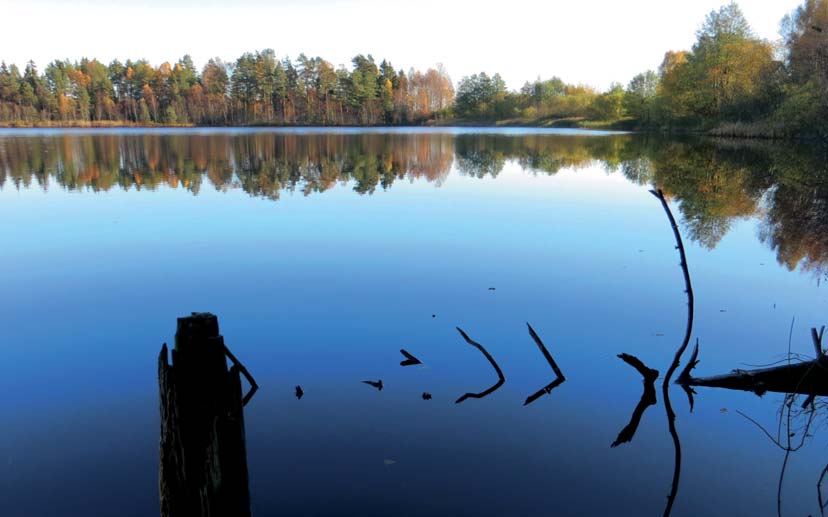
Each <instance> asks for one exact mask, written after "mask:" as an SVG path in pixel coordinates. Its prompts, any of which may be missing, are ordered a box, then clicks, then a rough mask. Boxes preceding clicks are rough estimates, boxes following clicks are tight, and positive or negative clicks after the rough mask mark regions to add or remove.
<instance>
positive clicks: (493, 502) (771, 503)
mask: <svg viewBox="0 0 828 517" xmlns="http://www.w3.org/2000/svg"><path fill="white" fill-rule="evenodd" d="M826 163H828V162H826V156H825V154H820V153H818V152H816V151H815V150H813V149H807V148H795V147H793V146H790V145H778V146H768V145H757V144H751V145H742V144H734V143H724V142H712V141H701V142H698V141H697V142H689V141H686V142H683V141H675V140H673V141H671V140H654V139H650V138H644V137H637V136H632V135H598V136H596V135H593V134H590V135H589V136H587V135H584V134H580V133H573V132H548V131H546V132H545V131H523V130H507V131H490V130H484V131H480V132H478V131H475V130H467V131H442V132H440V131H435V132H432V131H425V132H424V131H419V130H418V131H392V132H387V131H358V130H347V131H327V130H325V131H266V130H263V131H258V130H254V131H246V130H245V131H232V130H231V131H226V130H216V131H213V130H210V131H189V130H188V131H143V130H142V131H84V132H76V131H6V132H0V186H2V190H0V221H2V231H0V267H2V273H0V343H2V347H3V351H4V357H3V361H2V363H1V364H2V366H1V367H0V393H2V396H1V397H0V412H1V413H2V415H3V418H2V419H0V422H2V423H0V515H3V516H40V515H44V516H51V515H78V516H80V515H84V516H85V515H124V516H128V515H136V516H137V515H154V514H157V512H158V491H157V479H158V477H157V476H158V459H157V448H158V407H157V400H158V393H157V384H156V357H157V353H158V350H159V348H160V346H161V343H162V342H165V341H167V342H170V341H171V340H172V338H173V334H174V332H175V318H176V317H178V316H182V315H186V314H189V313H190V312H191V311H197V310H198V311H201V310H208V311H211V312H214V313H215V314H217V315H218V316H219V322H220V324H221V331H222V334H223V335H224V336H225V340H226V342H227V343H228V345H229V347H230V348H231V349H232V350H233V352H234V353H235V355H236V356H237V357H239V359H241V361H242V362H244V363H245V364H246V365H247V367H248V368H249V370H250V371H251V372H252V374H253V375H254V376H255V377H256V380H257V381H258V383H259V385H260V386H261V389H260V391H259V392H258V393H257V394H256V396H255V397H254V399H253V400H252V402H251V403H250V405H249V406H248V407H247V409H246V426H247V437H248V444H247V446H248V461H249V469H250V479H251V496H252V504H253V510H254V514H256V515H273V514H277V513H279V514H282V515H661V514H662V512H663V511H664V508H665V503H666V501H667V495H668V493H669V492H670V489H671V483H672V481H673V469H674V445H673V441H672V439H671V437H670V434H669V433H668V425H667V423H668V422H667V417H666V414H665V408H664V401H663V400H662V399H663V395H662V391H661V382H662V380H663V377H664V374H665V373H666V371H667V368H668V366H669V365H670V362H671V361H672V358H673V355H674V354H675V352H676V349H677V348H678V346H679V344H680V343H681V340H682V337H683V335H684V329H685V323H686V298H685V294H684V292H683V290H684V283H683V279H682V273H681V269H680V268H679V265H678V262H679V257H678V254H677V251H676V250H675V242H674V239H673V235H672V231H671V229H670V226H669V224H668V222H667V217H666V215H665V213H664V211H663V210H662V207H661V205H660V203H659V202H658V200H657V199H655V198H654V197H653V196H651V195H650V194H649V193H648V192H647V191H648V189H649V188H652V187H657V188H661V189H663V191H664V192H665V194H666V195H667V196H668V198H669V199H670V200H671V201H670V206H671V207H672V210H673V211H674V213H675V214H676V217H677V219H678V220H679V227H680V230H681V233H682V235H683V237H684V239H685V244H686V246H687V257H688V263H689V267H690V272H691V275H692V278H693V288H694V290H695V297H696V317H695V330H694V333H693V339H694V340H695V338H698V339H699V343H700V349H701V352H700V359H701V363H700V364H699V366H698V368H697V369H696V373H697V374H699V375H712V374H718V373H726V372H729V371H730V370H731V369H734V368H749V366H746V365H757V364H765V363H770V362H773V361H776V360H779V359H780V358H783V357H784V356H785V354H786V352H787V350H788V336H789V331H790V329H791V321H792V319H794V318H795V320H794V323H793V333H792V340H791V350H792V351H793V352H797V353H800V354H803V355H807V354H811V355H812V354H813V347H812V345H811V342H810V335H809V332H810V328H811V327H813V326H820V325H822V324H825V323H828V313H827V312H826V310H825V309H826V298H827V297H826V291H825V288H824V286H822V285H821V284H822V282H823V281H824V280H825V271H826V264H828V226H826V223H828V165H826ZM490 288H494V290H491V289H490ZM526 322H529V323H531V324H532V326H533V327H534V328H535V330H537V332H538V334H539V335H540V337H541V339H543V341H544V342H545V343H546V346H547V347H548V349H549V351H550V353H551V354H552V355H553V356H554V359H555V361H556V362H557V364H558V365H559V366H560V368H561V370H562V371H563V373H564V375H565V376H566V381H565V382H564V383H563V384H561V385H560V386H558V387H557V388H555V389H554V390H553V391H552V392H551V394H549V395H544V396H542V397H541V398H539V399H538V400H537V401H535V402H533V403H532V404H530V405H529V406H526V407H524V406H523V401H524V400H525V399H526V397H527V396H528V395H529V394H531V393H533V392H535V391H536V390H538V389H539V388H541V387H543V386H544V385H546V384H548V383H549V382H551V381H552V379H553V378H554V374H553V373H552V371H551V369H550V367H549V365H548V364H547V362H546V361H545V360H544V358H543V356H542V354H541V353H540V351H539V350H538V348H537V346H536V345H535V344H534V342H533V341H532V338H531V337H530V335H529V333H528V332H527V329H526ZM457 326H459V327H461V328H463V329H464V330H465V331H466V332H467V333H468V335H469V336H470V337H471V338H472V339H474V340H476V341H478V342H480V343H482V344H483V345H484V346H485V347H486V348H487V349H488V351H489V352H491V354H492V356H493V357H494V358H495V359H496V361H497V363H498V364H499V366H500V367H501V368H502V370H503V372H504V375H505V378H506V383H505V385H503V387H502V388H500V389H499V390H497V391H495V392H494V393H492V394H491V395H490V396H488V397H486V398H483V399H480V400H476V399H469V400H466V401H465V402H463V403H462V404H455V403H454V401H455V400H456V399H457V398H458V397H459V396H460V395H462V394H463V393H466V392H469V391H482V390H484V389H486V388H487V387H489V386H490V385H492V384H493V383H494V382H495V381H496V380H497V376H496V374H495V372H494V371H493V370H492V368H491V366H490V365H489V363H488V362H487V361H486V359H485V357H484V356H483V355H482V354H480V353H479V352H478V351H477V350H475V349H474V348H472V347H470V346H469V345H468V344H466V343H465V341H464V340H463V338H462V337H461V336H460V334H459V333H458V332H457V331H456V330H455V327H457ZM400 348H405V349H407V350H408V351H410V352H412V353H413V354H414V355H416V356H417V357H419V358H420V359H422V360H423V362H424V363H425V364H424V365H423V366H415V367H408V368H402V367H400V366H399V361H400V360H402V359H403V357H402V356H401V355H400V353H399V349H400ZM622 352H625V353H629V354H634V355H636V356H637V357H639V358H640V359H641V360H642V361H643V362H644V363H645V364H646V365H647V366H648V367H650V368H655V369H657V370H659V371H660V372H661V377H660V378H659V380H658V381H657V383H656V386H657V388H658V389H657V390H656V393H657V399H658V403H657V404H656V405H654V406H650V407H649V408H648V409H646V411H645V413H644V414H643V417H642V419H641V424H640V427H639V428H638V431H637V434H636V435H635V437H634V438H633V440H632V442H631V443H627V444H622V445H620V446H618V447H616V448H610V444H611V443H612V442H613V441H614V440H615V438H616V436H617V435H618V433H619V431H620V430H621V429H622V428H623V427H624V426H625V425H626V424H627V423H628V422H629V420H630V416H631V413H632V411H633V409H634V408H635V406H636V404H637V403H638V401H639V398H640V397H641V394H642V380H641V376H640V375H639V374H638V373H637V372H636V371H635V370H634V369H633V368H631V367H630V366H628V365H627V364H624V363H623V362H622V361H621V360H619V359H618V358H617V357H616V355H617V354H619V353H622ZM683 362H686V356H685V359H684V361H683ZM364 379H372V380H376V379H382V380H383V381H384V389H383V390H382V391H377V390H375V389H373V388H371V387H369V386H366V385H365V384H362V383H361V382H360V381H361V380H364ZM297 384H301V385H302V387H303V389H304V392H305V395H304V397H303V398H302V399H301V400H297V399H296V398H295V397H294V386H295V385H297ZM424 391H427V392H429V393H431V394H432V395H433V399H432V400H428V401H425V400H423V399H422V397H421V394H422V393H423V392H424ZM698 392H699V393H698V395H697V396H696V401H695V409H694V411H693V412H692V413H690V412H689V408H688V404H687V400H686V398H685V396H684V394H683V392H682V391H681V390H680V388H678V387H673V388H671V389H670V392H669V393H670V395H671V397H670V398H671V402H672V406H673V408H674V410H675V412H676V414H677V419H676V428H677V432H678V436H679V438H680V443H681V450H682V463H681V476H680V483H679V488H678V493H677V497H676V500H675V506H674V508H673V515H687V516H696V515H728V516H732V515H775V514H776V512H777V483H778V480H779V474H780V468H781V466H782V461H783V459H784V455H785V453H784V451H783V450H781V449H780V448H778V447H777V446H776V445H774V444H773V443H772V442H771V441H770V440H769V439H768V437H767V436H765V434H764V433H763V432H762V431H761V430H760V429H759V428H757V427H756V426H755V425H754V424H752V423H751V422H750V421H748V420H747V419H746V418H744V417H743V416H741V415H739V413H737V411H740V412H742V413H744V414H745V415H748V416H750V417H751V418H753V419H755V420H756V421H757V422H759V423H760V424H762V425H764V426H766V428H767V429H768V431H769V432H770V433H771V434H772V435H773V436H776V435H777V432H779V433H781V435H782V436H783V441H784V436H785V435H787V434H788V432H787V429H788V427H787V421H786V420H785V421H783V424H784V425H783V426H782V427H781V428H779V427H778V418H777V417H778V412H779V409H780V405H781V403H782V402H783V398H784V396H783V395H781V394H773V393H769V394H767V395H765V396H764V397H762V398H759V397H757V396H755V395H753V394H751V393H744V392H733V391H725V390H717V389H704V388H699V389H698ZM799 400H801V399H799ZM817 406H818V407H819V402H818V404H817ZM821 413H822V412H821V411H818V414H817V416H816V419H815V422H814V423H813V425H812V427H811V428H810V429H809V434H810V435H812V436H809V437H807V439H806V440H805V444H804V446H803V447H802V448H801V449H800V450H798V451H796V452H794V453H792V454H791V455H790V458H789V460H788V465H787V468H786V471H785V477H784V483H783V488H782V503H781V504H782V512H783V514H784V515H803V516H804V515H808V514H814V515H815V514H818V512H819V503H818V495H817V480H818V478H819V475H820V471H821V470H822V468H823V467H824V466H825V465H826V463H828V455H826V446H828V433H826V432H825V431H826V430H825V429H824V427H825V418H824V415H823V414H821ZM798 423H801V417H800V418H799V420H797V418H794V421H793V423H792V425H791V432H799V431H798V430H797V429H794V428H795V427H796V425H798ZM796 440H798V435H796V436H795V437H794V445H795V444H796ZM826 491H828V487H826Z"/></svg>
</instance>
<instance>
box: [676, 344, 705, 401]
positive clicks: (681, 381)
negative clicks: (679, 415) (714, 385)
mask: <svg viewBox="0 0 828 517" xmlns="http://www.w3.org/2000/svg"><path fill="white" fill-rule="evenodd" d="M698 364H699V339H698V338H696V346H695V347H693V353H692V354H690V360H689V361H687V365H686V366H685V367H684V369H683V370H682V371H681V373H680V374H679V376H678V378H676V384H678V385H679V386H681V389H683V390H684V393H686V394H687V403H688V404H690V412H691V413H692V412H693V404H694V402H695V399H694V398H693V395H695V394H696V391H695V390H694V389H693V388H692V387H691V386H690V385H689V384H688V380H689V379H690V372H691V371H692V370H693V368H695V367H696V365H698Z"/></svg>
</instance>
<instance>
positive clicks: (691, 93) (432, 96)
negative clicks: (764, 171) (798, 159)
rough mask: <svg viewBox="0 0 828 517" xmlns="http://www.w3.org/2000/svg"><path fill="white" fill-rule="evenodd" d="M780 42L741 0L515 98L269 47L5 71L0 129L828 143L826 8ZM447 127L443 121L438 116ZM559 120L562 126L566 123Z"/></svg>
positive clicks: (493, 80) (501, 85) (493, 82)
mask: <svg viewBox="0 0 828 517" xmlns="http://www.w3.org/2000/svg"><path fill="white" fill-rule="evenodd" d="M780 32H781V35H782V41H781V46H779V47H775V45H774V44H773V43H771V42H769V41H767V40H764V39H762V38H759V37H757V36H756V35H755V34H754V32H753V31H752V29H751V28H750V24H749V23H748V21H747V20H746V19H745V16H744V14H743V13H742V11H741V10H740V9H739V6H738V5H737V4H736V3H735V2H731V3H730V4H727V5H725V6H723V7H721V8H720V9H718V10H714V11H712V12H710V13H709V14H708V15H707V17H706V18H705V20H704V22H703V23H702V25H701V27H700V29H699V30H698V31H697V33H696V42H695V43H694V45H693V46H692V48H691V49H689V50H680V51H668V52H666V54H665V55H664V59H663V61H662V63H661V65H660V66H659V68H658V70H648V71H645V72H642V73H640V74H638V75H636V76H635V77H633V79H632V80H631V81H630V82H629V83H628V84H627V85H626V86H623V85H622V84H620V83H614V84H612V85H611V86H610V87H609V88H608V89H607V90H606V91H604V92H599V91H598V90H597V89H595V88H592V87H590V86H587V85H582V84H571V83H566V82H564V81H563V80H562V79H560V78H559V77H553V78H551V79H547V80H541V79H538V80H535V81H533V82H527V83H525V84H524V85H523V87H522V88H520V89H519V90H518V91H512V90H509V89H508V88H507V86H506V83H505V82H504V81H503V79H502V78H501V76H500V75H499V74H494V75H493V76H489V75H487V74H486V73H479V74H475V75H472V76H470V77H464V78H463V79H462V80H461V81H460V82H459V83H458V85H457V90H456V95H455V90H454V87H453V84H452V81H451V79H450V78H449V76H448V74H447V73H446V71H445V70H444V69H443V68H442V67H440V66H438V67H437V69H430V70H427V71H426V72H425V73H422V72H418V71H414V70H409V72H408V73H404V72H403V71H402V70H399V71H395V69H394V67H393V66H392V65H391V64H390V63H389V62H387V61H385V60H384V61H382V62H380V63H379V64H377V63H376V62H375V61H374V59H373V57H372V56H371V55H368V56H364V55H358V56H356V57H354V58H353V60H352V63H351V64H352V67H351V68H350V69H347V68H345V67H343V66H339V67H337V68H334V66H333V65H331V64H330V63H329V62H327V61H325V60H324V59H321V58H319V57H316V58H309V57H307V56H305V55H304V54H302V55H300V56H299V57H298V58H297V59H296V60H291V59H288V58H285V59H281V60H279V59H277V58H276V55H275V53H274V51H273V50H270V49H268V50H264V51H261V52H255V53H246V54H244V55H242V56H241V57H239V58H238V59H237V60H236V61H235V62H233V63H225V62H223V61H221V60H220V59H211V60H210V61H209V62H208V63H207V64H206V65H205V66H204V68H203V69H202V70H201V72H200V73H199V72H198V71H197V70H196V68H195V66H194V65H193V62H192V59H190V58H189V57H188V56H184V57H183V58H182V59H180V60H179V61H178V62H176V63H175V64H174V65H170V64H169V63H163V64H162V65H160V66H159V67H157V68H155V67H153V66H151V65H150V64H149V63H148V62H147V61H145V60H140V61H135V62H132V61H127V62H126V63H121V62H120V61H117V60H116V61H113V62H112V63H110V64H109V65H104V64H102V63H100V62H98V61H96V60H94V59H92V60H88V59H83V60H81V61H80V62H79V63H70V62H68V61H55V62H52V63H50V64H49V65H48V66H47V67H46V69H45V70H44V72H43V73H39V72H38V70H37V68H36V66H35V64H34V63H32V62H29V63H28V64H27V65H26V67H25V69H24V70H23V72H22V73H21V72H20V70H19V69H18V68H17V67H16V66H14V65H11V66H7V65H6V64H5V63H2V64H0V123H7V124H8V123H22V124H35V125H36V124H49V123H56V124H60V123H65V122H71V121H81V122H84V123H89V122H111V123H124V122H125V123H135V124H168V125H174V124H196V125H251V124H276V125H404V124H420V123H425V122H433V121H435V120H437V121H439V120H444V121H445V122H443V123H452V122H469V121H471V122H478V123H480V122H482V123H493V122H496V121H507V122H509V121H513V122H515V123H525V124H531V125H546V124H556V123H561V122H562V123H563V124H568V123H572V124H580V125H583V126H585V127H596V126H610V127H619V128H640V129H653V130H675V129H695V130H699V129H701V130H707V131H713V132H714V133H715V134H719V135H722V136H728V135H732V136H785V137H788V136H801V137H817V138H821V139H823V140H825V141H828V0H805V1H804V3H803V4H802V5H800V6H799V7H798V8H797V9H795V10H794V11H793V12H792V13H790V14H788V15H786V16H785V17H784V18H783V20H782V22H781V31H780ZM446 119H448V120H446ZM566 119H570V121H569V122H567V121H566Z"/></svg>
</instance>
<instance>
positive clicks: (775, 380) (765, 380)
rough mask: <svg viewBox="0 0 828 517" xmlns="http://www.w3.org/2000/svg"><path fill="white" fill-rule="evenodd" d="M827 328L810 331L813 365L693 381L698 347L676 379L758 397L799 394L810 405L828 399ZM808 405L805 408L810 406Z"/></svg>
mask: <svg viewBox="0 0 828 517" xmlns="http://www.w3.org/2000/svg"><path fill="white" fill-rule="evenodd" d="M824 330H825V327H823V328H822V329H821V330H820V331H819V332H817V330H816V329H815V328H813V329H811V338H812V340H813V345H814V350H815V352H816V354H817V358H816V359H814V360H812V361H802V362H796V363H789V364H783V365H779V366H772V367H769V368H759V369H755V370H733V371H732V372H731V373H727V374H724V375H714V376H711V377H693V376H691V375H690V371H691V370H692V369H693V368H694V367H695V366H696V364H697V363H698V360H697V356H698V346H697V347H696V350H694V351H693V357H692V359H691V361H690V363H688V365H687V367H686V368H685V369H684V371H683V372H682V373H681V375H679V377H678V378H677V379H676V384H680V385H682V386H687V387H694V386H704V387H708V388H724V389H728V390H741V391H750V392H753V393H756V394H757V395H760V396H761V395H764V394H765V393H766V392H768V391H771V392H774V393H799V394H802V395H807V396H808V397H809V399H808V401H812V400H813V397H819V396H828V356H826V355H825V353H824V352H823V350H822V336H823V332H824ZM808 401H806V404H803V405H807V402H808Z"/></svg>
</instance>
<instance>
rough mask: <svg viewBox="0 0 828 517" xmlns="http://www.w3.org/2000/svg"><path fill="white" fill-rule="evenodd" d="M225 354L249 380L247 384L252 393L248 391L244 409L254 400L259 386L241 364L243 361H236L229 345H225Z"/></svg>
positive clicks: (243, 403)
mask: <svg viewBox="0 0 828 517" xmlns="http://www.w3.org/2000/svg"><path fill="white" fill-rule="evenodd" d="M224 353H225V355H227V357H229V358H230V361H231V362H232V363H233V364H234V365H236V366H237V367H238V368H239V371H240V372H241V373H242V375H244V378H245V379H247V382H249V383H250V391H248V392H247V394H246V395H245V396H244V398H243V399H242V407H244V406H246V405H247V403H248V402H250V399H252V398H253V395H254V394H255V393H256V391H257V390H258V389H259V385H258V384H256V381H255V380H254V379H253V376H252V375H250V372H248V371H247V368H245V367H244V365H243V364H241V361H239V360H238V359H236V356H234V355H233V352H231V351H230V349H229V348H227V345H224Z"/></svg>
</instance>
